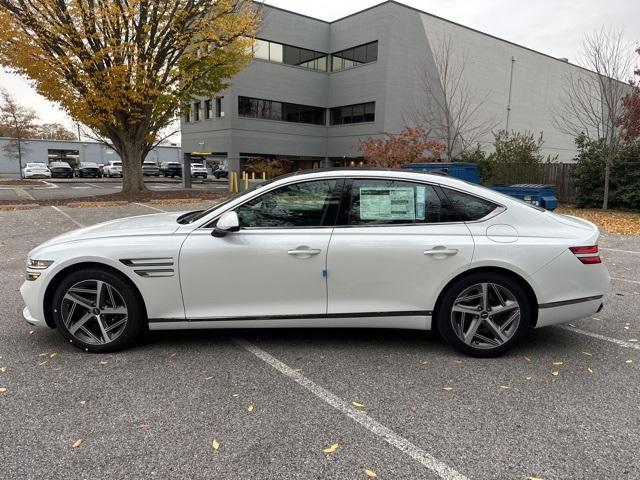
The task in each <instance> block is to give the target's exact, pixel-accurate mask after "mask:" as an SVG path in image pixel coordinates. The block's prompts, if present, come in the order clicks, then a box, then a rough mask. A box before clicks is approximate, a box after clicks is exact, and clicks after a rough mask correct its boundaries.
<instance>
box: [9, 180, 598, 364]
mask: <svg viewBox="0 0 640 480" xmlns="http://www.w3.org/2000/svg"><path fill="white" fill-rule="evenodd" d="M598 236H599V232H598V230H597V228H596V227H595V226H594V225H593V224H592V223H590V222H587V221H585V220H581V219H578V218H574V217H569V216H564V215H558V214H555V213H552V212H548V211H545V210H542V209H540V208H537V207H534V206H531V205H529V204H525V203H523V202H520V201H518V200H516V199H513V198H511V197H507V196H505V195H503V194H500V193H497V192H494V191H492V190H489V189H486V188H484V187H480V186H478V185H474V184H470V183H466V182H463V181H460V180H456V179H453V178H448V177H446V176H441V175H434V174H425V173H417V172H410V171H385V170H366V169H345V170H328V171H315V172H310V173H307V172H302V173H298V174H294V175H289V176H285V177H280V178H278V179H276V180H275V181H271V182H269V183H266V184H263V185H261V186H259V187H258V188H256V189H255V190H252V191H248V192H245V193H243V194H241V195H240V196H237V197H232V198H230V199H228V200H227V201H225V202H223V203H221V204H218V205H214V206H213V207H211V208H210V209H208V210H204V211H196V212H183V213H162V214H152V215H145V216H138V217H131V218H124V219H119V220H113V221H110V222H106V223H103V224H98V225H94V226H91V227H86V228H82V229H79V230H75V231H71V232H68V233H65V234H63V235H60V236H58V237H55V238H53V239H51V240H49V241H47V242H45V243H44V244H42V245H40V246H38V247H36V248H35V249H33V250H32V251H31V252H30V253H29V258H28V260H27V274H26V275H27V278H26V280H25V282H24V283H23V285H22V287H21V293H22V296H23V298H24V301H25V303H26V307H25V309H24V312H23V314H24V317H25V319H26V320H27V321H28V322H29V323H30V324H32V325H43V326H49V327H51V328H56V329H58V330H59V332H60V333H61V334H62V336H63V337H64V338H65V339H67V340H68V341H70V342H71V343H72V344H74V345H76V346H77V347H79V348H82V349H83V350H86V351H89V352H110V351H115V350H118V349H121V348H124V347H127V346H129V345H131V344H132V343H133V342H135V341H136V339H137V338H138V336H139V334H140V332H141V331H143V330H144V329H146V328H147V327H148V328H149V329H150V330H176V329H208V328H213V329H215V328H268V327H276V328H278V327H296V328H306V327H323V328H327V327H350V328H354V327H365V328H400V329H415V330H430V329H436V330H437V331H438V332H439V333H440V334H441V335H442V336H443V337H444V338H445V339H446V340H447V342H449V343H450V344H451V345H452V346H453V347H455V348H457V349H458V350H460V351H462V352H464V353H466V354H469V355H474V356H495V355H500V354H502V353H504V352H505V351H507V350H508V349H509V348H511V347H512V346H513V345H515V344H516V343H517V342H519V341H520V340H522V339H524V338H525V337H526V336H527V333H528V332H529V331H530V329H531V328H537V327H544V326H547V325H553V324H558V323H565V322H570V321H572V320H576V319H580V318H584V317H588V316H590V315H593V314H594V313H595V312H597V311H599V310H600V309H601V308H602V304H603V296H604V294H605V292H606V290H607V288H608V285H609V274H608V272H607V269H606V267H605V266H604V264H602V262H601V260H600V257H599V256H598V247H597V241H598Z"/></svg>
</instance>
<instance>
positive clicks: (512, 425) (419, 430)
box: [0, 191, 640, 480]
mask: <svg viewBox="0 0 640 480" xmlns="http://www.w3.org/2000/svg"><path fill="white" fill-rule="evenodd" d="M83 193H84V194H85V195H86V191H85V192H83ZM56 208H57V209H54V208H52V207H42V208H39V209H35V210H27V211H16V212H0V253H1V255H0V270H1V271H2V276H1V278H0V388H2V389H5V390H4V391H2V393H0V429H1V434H0V458H2V466H1V467H0V478H7V479H17V478H21V479H44V478H47V479H48V478H69V479H76V478H78V479H80V478H82V479H105V478H127V479H138V478H140V479H142V478H145V479H148V478H162V479H164V478H175V479H182V478H191V479H200V478H202V479H205V478H207V479H214V478H229V479H231V478H233V479H249V478H256V479H366V478H376V477H374V475H376V476H377V478H380V479H436V478H441V479H459V478H464V477H467V478H473V479H501V480H503V479H527V478H529V477H533V478H541V479H545V480H550V479H577V478H594V479H595V478H597V479H604V478H612V479H614V478H615V479H638V478H640V462H639V461H638V459H639V454H638V452H639V451H640V401H639V397H640V368H639V367H640V274H639V273H638V272H639V271H640V237H620V236H606V235H605V236H603V237H602V238H601V241H600V246H601V248H603V251H602V256H603V258H604V261H605V262H606V264H607V266H608V267H609V269H610V272H611V275H612V277H613V279H614V280H613V281H612V286H611V290H610V292H609V293H608V294H607V296H606V300H605V302H606V303H605V309H604V310H603V311H602V312H600V313H599V314H597V315H596V316H595V317H594V318H590V319H585V320H582V321H580V322H576V323H575V325H574V326H565V327H550V328H546V329H540V330H536V331H534V332H533V333H532V335H531V337H530V338H529V340H528V341H527V342H526V343H524V344H522V345H521V346H519V347H517V348H515V349H514V350H513V351H511V352H510V353H509V354H507V355H506V356H504V357H501V358H498V359H488V360H480V359H471V358H467V357H463V356H461V355H459V354H458V353H456V352H454V351H453V350H451V349H450V348H449V347H447V346H446V345H445V344H444V343H443V342H442V341H441V340H439V339H438V338H436V337H434V336H433V335H430V334H425V333H420V332H404V331H377V330H361V331H355V330H346V331H340V330H264V331H262V330H260V331H255V330H254V331H232V332H228V331H225V332H221V331H218V332H216V331H209V332H192V333H153V334H151V335H150V336H149V337H148V338H147V339H145V340H144V341H143V342H142V343H141V344H139V345H138V346H136V347H135V348H132V349H130V350H127V351H124V352H120V353H117V354H113V355H89V354H85V353H82V352H80V351H78V350H76V349H75V348H73V347H71V346H70V345H68V344H66V343H64V342H62V340H61V338H60V337H59V336H58V334H57V333H56V332H55V331H53V330H44V329H35V330H34V329H33V328H32V327H30V326H29V325H27V324H26V323H25V322H24V321H23V319H22V316H21V311H22V307H23V304H22V300H21V298H20V294H19V292H18V289H19V286H20V284H21V283H22V280H23V278H24V262H25V258H26V255H27V252H28V251H29V250H30V249H31V248H33V247H34V246H36V245H37V244H39V243H41V242H43V241H44V240H46V239H48V238H50V237H52V236H54V235H57V234H60V233H62V232H64V231H67V230H70V229H73V228H76V226H77V224H81V225H90V224H93V223H97V222H100V221H105V220H108V219H112V218H117V217H122V216H129V215H136V214H145V213H153V212H155V211H157V209H159V208H160V209H171V210H184V209H195V208H197V205H194V206H189V207H185V206H177V207H159V206H157V205H149V206H144V205H130V206H123V207H117V208H97V209H78V208H70V207H56ZM212 295H215V292H212ZM353 402H356V404H355V405H354V403H353ZM79 440H82V441H81V442H80V443H79V444H78V441H79ZM214 440H215V441H216V445H217V446H218V448H217V449H215V448H213V446H212V443H213V442H214ZM336 444H337V446H335V445H336ZM74 445H76V447H75V448H74ZM330 446H333V448H330V450H332V453H325V452H323V449H327V448H328V447H330ZM365 470H366V471H365Z"/></svg>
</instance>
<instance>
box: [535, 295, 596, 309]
mask: <svg viewBox="0 0 640 480" xmlns="http://www.w3.org/2000/svg"><path fill="white" fill-rule="evenodd" d="M602 297H604V295H593V296H591V297H584V298H575V299H573V300H563V301H561V302H551V303H541V304H539V305H538V308H555V307H564V306H565V305H574V304H576V303H584V302H593V301H594V300H600V299H601V298H602Z"/></svg>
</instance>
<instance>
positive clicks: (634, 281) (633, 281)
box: [611, 277, 640, 285]
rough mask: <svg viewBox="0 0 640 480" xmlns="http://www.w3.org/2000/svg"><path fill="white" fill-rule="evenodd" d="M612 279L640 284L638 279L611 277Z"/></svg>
mask: <svg viewBox="0 0 640 480" xmlns="http://www.w3.org/2000/svg"><path fill="white" fill-rule="evenodd" d="M611 280H615V281H616V282H629V283H635V284H637V285H640V282H639V281H637V280H627V279H626V278H617V277H611Z"/></svg>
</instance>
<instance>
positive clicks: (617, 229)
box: [556, 208, 640, 236]
mask: <svg viewBox="0 0 640 480" xmlns="http://www.w3.org/2000/svg"><path fill="white" fill-rule="evenodd" d="M556 213H561V214H563V215H573V216H574V217H580V218H584V219H585V220H588V221H590V222H593V223H595V224H596V225H597V226H598V227H599V228H601V229H602V230H604V231H606V232H607V233H613V234H617V235H638V236H640V213H638V212H621V211H618V210H595V209H586V208H585V209H582V208H559V209H557V210H556Z"/></svg>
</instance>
